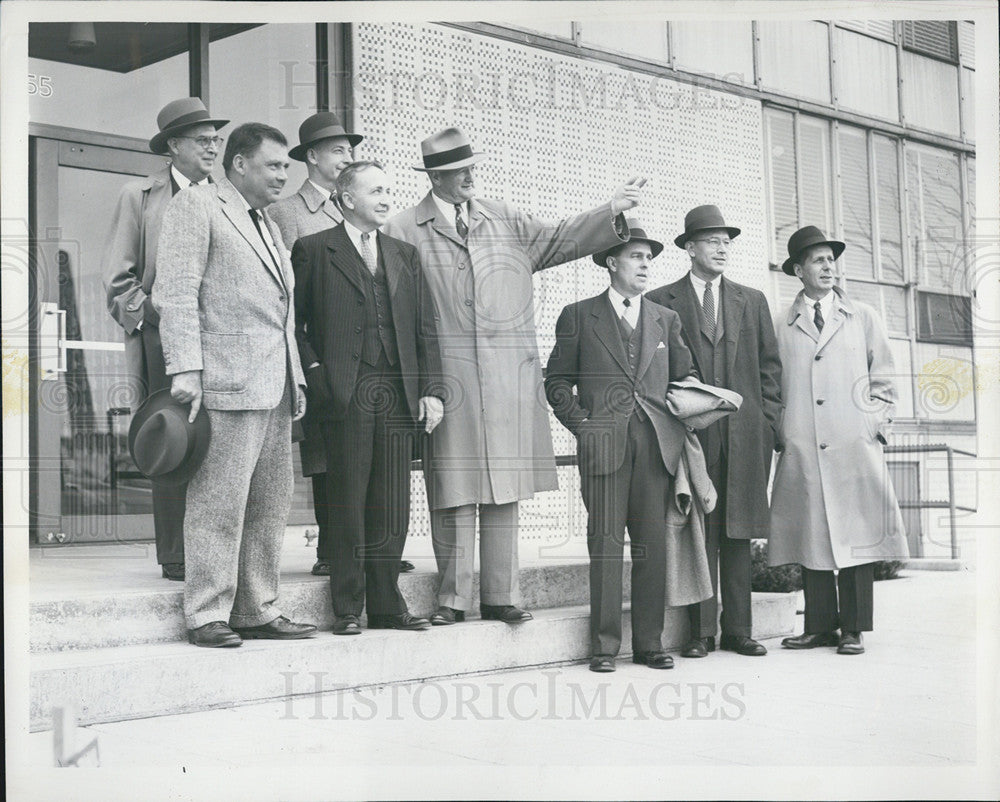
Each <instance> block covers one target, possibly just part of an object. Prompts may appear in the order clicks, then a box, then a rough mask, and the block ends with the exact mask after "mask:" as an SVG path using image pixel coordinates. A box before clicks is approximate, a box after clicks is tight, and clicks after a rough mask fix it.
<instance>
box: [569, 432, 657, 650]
mask: <svg viewBox="0 0 1000 802" xmlns="http://www.w3.org/2000/svg"><path fill="white" fill-rule="evenodd" d="M672 485H673V479H672V477H671V476H670V474H668V473H667V469H666V468H665V467H664V466H663V458H662V457H661V456H660V448H659V442H658V440H657V438H656V430H655V429H653V425H652V424H651V423H650V422H649V420H648V419H643V420H639V418H638V416H636V415H633V416H632V417H631V418H629V422H628V430H627V435H626V443H625V459H624V461H623V462H622V465H621V467H620V468H619V469H618V470H617V471H615V472H614V473H609V474H605V475H601V476H593V475H586V474H584V475H582V476H581V477H580V491H581V494H582V495H583V503H584V506H585V507H586V508H587V549H588V551H589V552H590V648H591V652H592V653H593V654H610V655H616V654H618V651H619V649H620V648H621V641H622V555H623V553H624V545H625V530H626V529H628V535H629V544H630V550H631V554H632V649H633V651H658V650H660V649H662V648H663V645H662V641H661V636H662V634H663V610H664V606H665V604H666V576H667V574H666V533H667V530H666V524H665V520H666V499H667V494H668V493H669V492H670V490H671V488H672Z"/></svg>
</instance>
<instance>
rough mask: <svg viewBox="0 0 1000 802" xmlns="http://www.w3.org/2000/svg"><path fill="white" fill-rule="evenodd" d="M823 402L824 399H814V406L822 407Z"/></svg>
mask: <svg viewBox="0 0 1000 802" xmlns="http://www.w3.org/2000/svg"><path fill="white" fill-rule="evenodd" d="M823 401H824V399H822V398H817V399H816V406H818V407H821V406H823Z"/></svg>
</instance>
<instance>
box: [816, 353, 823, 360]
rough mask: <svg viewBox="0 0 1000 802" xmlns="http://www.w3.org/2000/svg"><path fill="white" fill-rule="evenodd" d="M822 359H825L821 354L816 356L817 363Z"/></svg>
mask: <svg viewBox="0 0 1000 802" xmlns="http://www.w3.org/2000/svg"><path fill="white" fill-rule="evenodd" d="M822 358H823V357H822V356H820V355H819V354H816V361H817V362H819V361H820V360H821V359H822Z"/></svg>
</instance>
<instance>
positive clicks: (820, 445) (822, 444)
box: [819, 443, 828, 451]
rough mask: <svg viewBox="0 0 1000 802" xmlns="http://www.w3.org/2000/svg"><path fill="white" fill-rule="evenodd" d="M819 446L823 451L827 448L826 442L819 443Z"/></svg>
mask: <svg viewBox="0 0 1000 802" xmlns="http://www.w3.org/2000/svg"><path fill="white" fill-rule="evenodd" d="M819 447H820V448H821V449H823V450H824V451H825V450H826V449H827V448H828V446H827V444H826V443H820V444H819Z"/></svg>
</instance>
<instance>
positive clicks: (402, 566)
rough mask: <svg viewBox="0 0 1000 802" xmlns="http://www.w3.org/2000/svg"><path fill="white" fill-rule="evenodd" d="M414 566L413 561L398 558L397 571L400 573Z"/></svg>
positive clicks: (406, 571)
mask: <svg viewBox="0 0 1000 802" xmlns="http://www.w3.org/2000/svg"><path fill="white" fill-rule="evenodd" d="M414 568H416V566H415V565H414V564H413V563H411V562H410V561H409V560H400V561H399V573H401V574H407V573H409V572H410V571H412V570H413V569H414Z"/></svg>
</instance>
